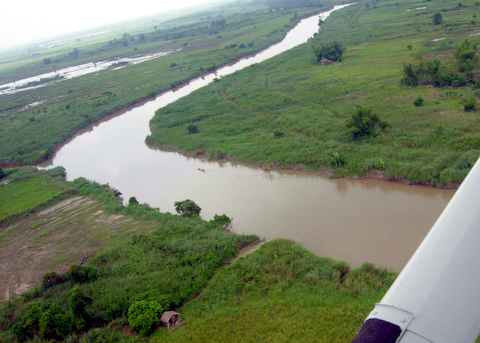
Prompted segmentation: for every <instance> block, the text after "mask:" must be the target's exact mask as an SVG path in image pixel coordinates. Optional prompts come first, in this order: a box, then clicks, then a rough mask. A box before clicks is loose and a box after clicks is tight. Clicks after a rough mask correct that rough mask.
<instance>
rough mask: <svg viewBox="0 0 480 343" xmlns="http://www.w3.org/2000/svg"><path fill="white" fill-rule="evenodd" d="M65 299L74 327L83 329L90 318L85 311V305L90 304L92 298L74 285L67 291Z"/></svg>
mask: <svg viewBox="0 0 480 343" xmlns="http://www.w3.org/2000/svg"><path fill="white" fill-rule="evenodd" d="M67 301H68V304H69V306H70V311H71V313H72V319H73V322H74V325H75V327H76V329H77V330H78V331H83V330H85V329H86V328H87V326H88V322H89V321H90V319H91V318H90V315H89V314H88V313H87V311H86V307H87V305H91V304H92V298H90V297H88V296H86V295H85V293H84V292H83V291H82V290H81V289H80V288H79V287H78V286H76V287H74V288H72V289H71V290H70V291H69V292H68V293H67Z"/></svg>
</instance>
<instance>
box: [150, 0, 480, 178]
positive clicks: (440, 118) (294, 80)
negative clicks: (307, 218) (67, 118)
mask: <svg viewBox="0 0 480 343" xmlns="http://www.w3.org/2000/svg"><path fill="white" fill-rule="evenodd" d="M424 5H425V4H424V3H421V2H418V1H410V2H407V3H402V4H397V3H395V2H392V1H379V2H376V3H375V5H374V7H372V6H370V7H369V8H366V7H365V3H358V4H356V5H351V6H348V7H346V8H345V9H342V10H339V11H335V12H333V13H332V15H331V17H329V18H328V19H327V21H326V23H324V24H323V25H322V27H321V28H320V30H319V34H318V35H317V36H316V37H315V38H314V39H312V40H311V41H310V42H309V43H306V44H303V45H302V46H299V47H297V48H295V49H292V50H290V51H288V52H285V53H284V54H282V55H280V56H277V57H274V58H272V59H271V60H268V61H265V62H263V63H261V64H256V65H253V66H251V67H248V68H246V69H244V70H242V71H240V72H238V73H236V74H235V75H229V76H226V77H224V78H222V79H221V80H220V82H216V83H213V84H211V85H209V86H207V87H205V88H202V89H200V90H198V91H196V92H194V93H193V94H191V95H189V96H188V97H185V98H182V99H180V100H179V101H177V102H175V103H173V104H170V105H168V106H166V107H165V108H162V109H159V110H158V111H157V112H156V115H155V117H154V118H153V119H152V121H151V130H152V134H151V136H149V137H148V138H147V142H148V143H150V144H159V145H161V146H164V147H165V148H167V149H168V147H169V146H176V147H179V148H181V149H183V150H184V151H186V152H187V153H188V152H194V151H196V150H197V149H199V148H200V147H201V148H203V149H204V151H206V152H207V156H209V157H210V158H212V159H217V158H228V159H232V160H237V161H241V162H247V163H256V164H259V165H263V164H265V163H268V164H270V163H272V164H273V165H274V166H277V167H280V168H284V167H286V168H291V167H301V168H302V167H304V168H306V169H308V170H312V171H315V170H318V169H322V170H324V169H326V168H329V169H330V170H332V172H333V175H334V176H357V175H365V174H368V173H370V172H377V171H379V172H381V173H383V175H384V177H386V178H387V179H393V180H403V181H405V182H407V183H421V184H427V185H436V186H440V187H443V186H455V185H456V184H458V183H460V182H461V181H462V180H463V179H464V177H465V176H466V175H467V173H468V171H469V169H470V165H471V164H470V165H469V164H468V163H467V164H465V163H462V161H464V160H469V161H471V162H474V161H475V160H476V159H477V158H478V156H479V149H480V135H479V134H478V132H479V130H478V129H479V125H480V121H479V120H478V118H477V117H478V114H477V112H475V111H472V112H465V111H464V106H463V105H462V100H461V99H462V98H465V97H467V96H473V97H475V98H478V97H480V92H478V91H475V90H473V89H471V88H470V87H463V88H449V89H445V88H432V87H431V86H421V87H416V88H407V87H403V86H401V84H400V80H401V78H402V76H403V75H402V68H403V63H404V62H409V61H412V60H413V55H414V53H417V52H418V51H423V52H424V56H425V58H426V59H433V58H439V59H441V61H442V67H441V70H451V69H452V68H455V66H454V61H453V60H452V59H451V58H450V56H451V51H450V50H449V49H451V48H452V47H453V46H454V45H455V44H457V43H459V42H461V41H463V40H464V39H465V37H469V34H471V33H472V32H473V30H474V25H473V24H471V22H472V21H475V20H476V19H474V18H472V13H475V11H476V10H477V9H478V10H479V11H480V7H478V6H476V5H475V3H474V2H473V1H469V2H466V3H464V5H465V6H466V7H465V8H463V7H462V8H460V9H455V10H454V9H453V8H455V7H456V6H457V4H456V3H455V2H454V1H444V2H442V3H428V4H427V5H426V6H427V10H417V11H407V9H409V8H415V7H421V6H424ZM443 9H447V12H442V13H444V24H443V25H442V26H440V27H439V26H437V25H433V24H432V19H431V17H432V15H433V13H434V12H435V11H441V10H443ZM438 37H446V38H448V39H446V40H445V41H443V40H440V41H436V42H434V41H432V39H434V38H438ZM333 39H335V40H338V41H340V42H341V43H342V44H344V46H345V47H346V52H345V54H344V59H343V61H342V62H340V63H334V64H331V65H327V66H319V65H317V64H316V62H315V56H314V54H313V52H312V47H313V46H315V45H319V44H320V43H322V42H325V41H328V40H333ZM469 39H471V40H473V41H478V38H477V36H472V37H469ZM408 45H412V46H413V49H412V50H409V49H408V48H407V46H408ZM474 74H475V75H477V74H478V70H477V71H475V73H474ZM476 77H477V78H478V75H477V76H476ZM419 96H421V97H422V98H424V99H425V103H424V105H423V106H421V107H417V106H415V105H414V101H415V100H416V99H417V98H418V97H419ZM356 105H360V106H363V107H369V106H371V107H373V109H374V111H375V112H377V113H378V114H379V115H380V118H381V119H382V120H384V121H386V122H387V123H389V124H390V128H389V129H388V130H386V132H384V133H382V132H377V134H378V135H377V136H376V137H373V136H371V137H366V138H363V139H357V140H354V139H353V138H352V137H351V135H350V134H349V132H348V130H347V128H346V127H345V121H346V120H347V119H348V118H349V117H350V115H351V114H352V113H353V109H354V107H355V106H356ZM189 124H195V125H197V127H198V131H199V133H197V134H188V131H187V130H186V126H187V125H189ZM337 155H340V156H342V158H343V160H344V162H345V163H344V164H343V165H342V166H341V168H332V167H333V166H335V165H336V163H335V156H337Z"/></svg>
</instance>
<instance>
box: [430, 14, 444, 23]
mask: <svg viewBox="0 0 480 343" xmlns="http://www.w3.org/2000/svg"><path fill="white" fill-rule="evenodd" d="M442 21H443V16H442V14H441V13H435V14H434V15H433V17H432V22H433V25H440V24H441V23H442Z"/></svg>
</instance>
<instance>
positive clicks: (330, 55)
mask: <svg viewBox="0 0 480 343" xmlns="http://www.w3.org/2000/svg"><path fill="white" fill-rule="evenodd" d="M312 49H313V53H314V55H315V57H316V58H317V61H318V62H320V61H321V60H322V59H324V58H326V59H327V60H330V61H338V62H341V61H342V58H343V53H344V52H345V48H344V47H342V44H340V43H339V42H337V41H333V42H327V43H323V44H322V45H321V46H319V47H318V48H316V47H315V46H312Z"/></svg>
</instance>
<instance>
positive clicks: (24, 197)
mask: <svg viewBox="0 0 480 343" xmlns="http://www.w3.org/2000/svg"><path fill="white" fill-rule="evenodd" d="M42 181H43V180H42V179H40V178H35V179H27V180H23V181H19V182H15V183H13V184H10V185H5V186H3V187H0V199H1V200H0V221H1V220H2V218H4V217H7V216H10V215H12V214H15V213H18V212H24V211H25V210H28V209H30V208H31V207H34V206H35V205H38V204H39V203H42V202H44V201H46V200H49V199H51V198H53V197H55V196H56V195H58V194H60V193H61V191H60V190H57V189H54V188H51V187H45V185H44V182H42Z"/></svg>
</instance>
